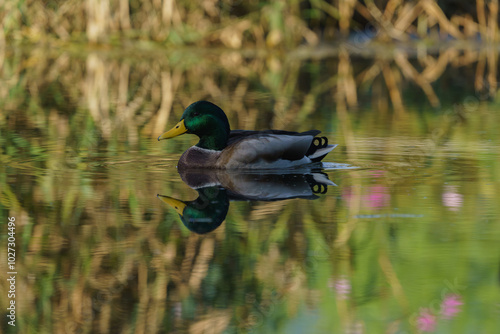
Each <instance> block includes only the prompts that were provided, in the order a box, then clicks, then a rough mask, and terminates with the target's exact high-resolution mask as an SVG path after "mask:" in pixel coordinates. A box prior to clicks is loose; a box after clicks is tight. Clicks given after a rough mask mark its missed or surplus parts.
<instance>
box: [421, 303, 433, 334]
mask: <svg viewBox="0 0 500 334" xmlns="http://www.w3.org/2000/svg"><path fill="white" fill-rule="evenodd" d="M436 323H437V319H436V316H435V315H434V314H432V312H431V310H430V309H428V308H422V309H420V313H419V314H418V317H417V328H418V329H419V330H420V331H422V332H433V331H434V330H435V329H436Z"/></svg>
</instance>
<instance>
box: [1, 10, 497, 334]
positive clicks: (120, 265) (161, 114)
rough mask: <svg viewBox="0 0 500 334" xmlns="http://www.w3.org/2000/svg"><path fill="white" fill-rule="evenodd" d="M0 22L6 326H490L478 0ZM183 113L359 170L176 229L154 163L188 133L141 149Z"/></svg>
mask: <svg viewBox="0 0 500 334" xmlns="http://www.w3.org/2000/svg"><path fill="white" fill-rule="evenodd" d="M0 6H1V8H2V10H0V18H1V25H2V26H1V28H2V29H0V34H1V35H0V83H1V84H0V149H1V152H0V189H1V194H0V218H1V222H0V224H2V225H1V226H2V228H3V227H4V225H3V224H4V223H5V222H6V217H9V216H14V217H16V222H17V244H16V247H17V270H18V272H19V275H18V280H17V289H18V291H19V295H18V297H17V298H18V299H17V300H18V302H19V304H18V327H17V328H16V332H17V331H18V332H23V333H31V332H37V333H99V332H102V333H107V332H137V333H150V332H190V333H223V332H247V331H253V332H262V333H269V332H287V333H289V332H316V333H324V332H344V333H346V332H349V333H372V332H384V333H415V332H419V331H420V332H422V331H437V332H442V333H456V332H461V331H462V330H463V328H474V329H477V328H481V330H482V331H483V332H484V333H496V330H497V329H498V328H499V326H500V324H499V320H498V319H500V317H498V314H499V312H500V304H499V302H498V301H499V300H500V291H499V287H498V281H499V276H498V275H499V264H500V248H499V247H500V246H499V245H500V242H499V241H500V226H499V221H500V220H499V217H500V211H499V207H498V205H497V203H498V202H499V200H500V182H499V180H500V156H499V154H498V152H499V150H498V148H499V147H500V135H499V134H498V131H497V128H498V126H497V125H498V124H500V119H499V118H500V116H499V114H498V108H499V106H500V101H499V96H498V85H497V82H498V47H496V46H497V45H498V44H496V43H497V41H498V25H497V22H498V2H497V1H476V2H475V3H474V2H472V3H471V2H463V1H462V2H460V1H453V2H452V1H438V2H434V1H428V0H426V1H424V0H422V1H412V2H403V1H364V2H361V1H333V2H327V1H300V2H299V1H275V2H270V3H265V2H258V1H246V2H244V1H202V2H194V1H184V2H175V1H151V2H138V1H137V2H135V1H131V2H129V1H121V0H120V1H101V0H88V1H85V2H80V1H45V2H41V1H5V2H2V3H1V5H0ZM199 99H207V100H211V101H213V102H215V103H217V104H219V105H220V106H221V107H222V108H223V109H224V110H225V111H226V112H227V114H228V116H229V119H230V123H231V126H232V127H233V128H242V129H264V128H286V129H289V130H296V131H301V130H308V129H310V128H318V129H320V130H321V131H323V133H324V134H325V135H327V136H328V137H329V138H330V141H331V142H335V143H338V144H339V147H338V148H337V149H336V150H335V151H334V152H333V154H331V155H330V156H329V157H328V158H327V159H326V160H327V161H336V162H347V163H351V164H354V165H356V166H358V167H361V168H359V169H357V170H343V171H328V176H329V177H330V179H332V181H334V182H335V183H337V184H338V185H339V186H338V187H330V189H329V192H328V193H327V194H326V195H324V196H321V197H320V198H319V199H317V200H315V201H306V200H288V201H280V202H238V203H232V204H231V208H230V210H229V213H228V216H227V219H226V221H225V223H223V224H222V225H221V226H220V227H219V228H218V229H217V230H215V231H214V232H213V233H211V234H208V235H202V236H200V235H195V234H190V233H189V231H188V230H187V229H186V228H185V227H184V226H183V225H182V224H181V223H180V219H179V217H178V215H177V214H176V213H175V211H173V210H170V209H169V208H167V207H165V206H164V205H163V203H162V202H161V201H159V200H157V199H156V194H158V193H160V194H164V195H168V196H173V197H177V198H181V199H185V200H190V199H194V198H195V197H196V192H195V191H193V190H191V189H189V188H188V187H187V186H186V185H184V184H183V183H182V181H181V180H180V179H179V176H178V175H177V172H176V170H175V164H176V161H177V160H178V158H179V156H180V154H181V153H182V152H183V151H184V150H185V148H186V147H188V146H189V145H190V144H193V143H194V139H193V138H191V137H189V136H184V137H180V138H178V139H176V140H175V142H169V143H168V144H165V145H161V144H158V143H157V142H156V139H155V138H156V137H157V136H158V134H160V133H161V132H162V131H163V130H165V129H167V128H169V124H174V123H175V122H176V121H177V120H178V119H179V117H180V115H181V113H182V110H183V108H184V107H186V106H187V105H189V104H190V103H191V102H193V101H196V100H199ZM0 240H2V244H4V242H5V240H6V234H5V233H3V232H2V237H1V239H0ZM6 259H7V254H6V249H5V247H2V248H1V249H0V263H2V268H3V267H4V266H3V264H4V263H6V262H5V261H6ZM7 288H8V287H7V284H6V282H5V281H4V280H3V281H1V282H0V294H1V295H2V296H6V291H7V290H8V289H7ZM7 302H8V299H7V298H0V307H2V308H3V309H6V305H7ZM426 326H427V327H426ZM0 329H1V330H2V332H13V331H12V328H8V327H7V325H6V323H5V322H2V323H1V325H0ZM425 329H428V330H425ZM431 329H432V330H431Z"/></svg>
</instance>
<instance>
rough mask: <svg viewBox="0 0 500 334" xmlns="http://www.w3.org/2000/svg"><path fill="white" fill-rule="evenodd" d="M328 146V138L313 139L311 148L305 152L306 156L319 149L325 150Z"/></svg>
mask: <svg viewBox="0 0 500 334" xmlns="http://www.w3.org/2000/svg"><path fill="white" fill-rule="evenodd" d="M327 146H328V138H326V137H314V139H313V141H312V143H311V146H309V149H308V150H307V152H306V156H310V155H311V154H313V153H314V152H316V151H317V150H319V149H320V148H325V147H327Z"/></svg>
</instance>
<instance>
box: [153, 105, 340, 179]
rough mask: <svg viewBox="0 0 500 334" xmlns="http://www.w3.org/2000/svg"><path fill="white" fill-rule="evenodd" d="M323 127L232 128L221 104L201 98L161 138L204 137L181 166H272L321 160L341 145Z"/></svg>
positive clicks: (186, 155) (182, 158)
mask: <svg viewBox="0 0 500 334" xmlns="http://www.w3.org/2000/svg"><path fill="white" fill-rule="evenodd" d="M320 132H321V131H318V130H309V131H306V132H292V131H284V130H266V131H247V130H232V131H231V130H230V128H229V121H228V120H227V117H226V114H225V113H224V111H222V109H221V108H219V107H218V106H216V105H215V104H213V103H211V102H208V101H198V102H195V103H193V104H191V105H190V106H189V107H187V108H186V110H184V113H183V114H182V117H181V119H180V121H179V123H177V125H176V126H174V127H173V128H172V129H171V130H169V131H167V132H165V133H164V134H162V135H161V136H159V137H158V140H162V139H169V138H173V137H177V136H179V135H181V134H184V133H191V134H195V135H197V136H198V137H199V138H200V141H199V142H198V143H197V144H196V145H195V146H192V147H191V148H189V149H188V150H187V151H186V152H184V154H182V156H181V158H180V159H179V163H178V166H177V167H178V168H179V169H181V168H218V169H269V168H288V167H293V166H298V165H303V164H308V163H311V162H317V161H321V159H323V158H324V157H325V156H326V155H327V154H328V152H330V151H331V150H333V149H334V148H335V147H336V146H337V145H328V139H327V138H326V137H316V135H318V134H319V133H320Z"/></svg>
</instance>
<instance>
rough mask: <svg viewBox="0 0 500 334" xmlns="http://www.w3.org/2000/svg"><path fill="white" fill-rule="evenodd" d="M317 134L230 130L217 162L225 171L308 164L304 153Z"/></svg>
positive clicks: (314, 131)
mask: <svg viewBox="0 0 500 334" xmlns="http://www.w3.org/2000/svg"><path fill="white" fill-rule="evenodd" d="M318 133H320V131H318V130H310V131H307V132H301V133H297V132H290V131H280V130H269V131H244V130H236V131H232V132H231V134H232V135H230V141H229V145H228V146H227V148H225V149H224V151H223V152H222V153H221V156H220V158H219V161H218V163H221V164H222V165H224V166H226V168H284V167H291V166H295V165H300V164H305V163H309V162H311V161H312V160H311V159H310V158H308V157H307V154H308V153H310V152H311V149H310V148H311V146H314V145H313V141H314V138H315V137H314V136H315V135H317V134H318Z"/></svg>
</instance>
